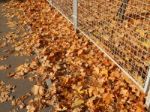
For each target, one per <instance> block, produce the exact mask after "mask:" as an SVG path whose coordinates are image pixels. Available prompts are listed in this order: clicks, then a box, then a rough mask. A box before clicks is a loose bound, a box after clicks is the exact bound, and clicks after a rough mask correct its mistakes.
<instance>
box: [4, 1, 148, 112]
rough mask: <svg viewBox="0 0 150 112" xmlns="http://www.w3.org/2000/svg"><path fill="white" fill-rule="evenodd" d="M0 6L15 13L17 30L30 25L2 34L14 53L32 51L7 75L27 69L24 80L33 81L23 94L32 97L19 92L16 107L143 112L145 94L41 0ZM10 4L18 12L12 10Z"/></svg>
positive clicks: (29, 110)
mask: <svg viewBox="0 0 150 112" xmlns="http://www.w3.org/2000/svg"><path fill="white" fill-rule="evenodd" d="M4 8H5V10H7V11H8V12H9V13H8V14H7V16H8V17H14V16H17V17H18V19H19V21H18V24H21V26H22V28H21V30H24V29H25V28H24V27H25V26H29V28H28V30H29V29H30V30H31V31H29V32H28V33H25V34H24V35H22V37H18V36H17V34H13V33H10V34H9V35H7V38H8V42H10V43H12V44H13V46H14V47H15V50H16V52H18V54H17V55H32V54H36V56H35V58H34V59H33V60H32V61H31V63H28V64H27V63H25V64H23V65H20V66H19V67H17V69H16V72H15V73H13V74H12V75H10V76H11V77H16V78H23V77H24V76H25V75H26V73H32V76H31V77H29V80H31V81H36V84H35V85H34V86H33V87H32V89H31V93H29V94H28V95H25V96H26V97H28V96H30V95H33V96H34V98H32V99H31V100H29V101H28V103H27V104H24V103H22V102H23V101H24V99H25V98H24V97H25V96H24V97H20V98H19V99H18V101H17V102H19V105H20V108H26V109H27V112H37V111H40V110H41V109H42V108H45V107H49V106H52V107H53V110H52V111H54V112H58V111H67V112H86V111H87V112H118V111H119V112H128V111H130V112H145V111H146V107H145V104H144V101H145V95H144V94H143V93H142V92H140V90H139V89H138V88H137V87H136V86H135V85H134V84H132V83H131V81H129V80H126V78H124V77H123V75H122V74H123V73H122V72H121V71H120V70H119V69H118V68H117V67H116V66H115V65H114V64H113V63H112V62H110V61H109V60H108V59H107V58H106V57H105V56H104V54H103V53H101V52H100V51H99V50H98V49H97V48H96V47H95V46H94V45H93V44H92V43H91V42H90V41H89V40H87V39H86V37H85V36H83V35H82V34H80V33H79V34H78V35H77V34H76V33H75V32H74V31H73V26H72V25H71V24H70V23H69V22H67V20H66V19H65V18H64V17H62V16H61V15H60V14H59V13H58V12H57V11H56V10H55V9H54V8H52V7H51V6H49V4H48V3H47V2H46V1H45V0H39V1H35V0H32V1H31V0H26V1H24V2H16V1H15V0H11V1H10V2H8V3H7V4H5V5H4ZM16 8H17V9H18V10H19V11H18V13H14V12H15V11H12V10H16ZM10 9H12V10H11V11H10ZM20 12H23V13H20ZM10 15H14V16H10ZM10 20H11V19H10ZM18 32H20V31H19V30H18ZM18 38H20V39H19V41H18V40H17V39H18ZM47 80H51V85H47V83H46V82H47ZM15 102H16V101H12V104H13V105H15V104H17V103H15Z"/></svg>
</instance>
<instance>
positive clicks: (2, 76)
mask: <svg viewBox="0 0 150 112" xmlns="http://www.w3.org/2000/svg"><path fill="white" fill-rule="evenodd" d="M7 2H9V0H0V38H5V35H6V34H7V33H8V32H15V29H14V30H12V29H10V28H9V27H8V26H7V24H6V23H7V22H8V19H7V18H6V17H5V16H4V15H3V14H2V12H1V9H2V7H1V5H2V4H4V3H7ZM4 41H5V39H3V40H0V42H4ZM13 50H14V48H13V47H12V46H11V45H10V44H6V46H5V47H3V48H0V56H6V57H7V59H6V60H3V61H0V65H10V66H11V67H10V68H9V69H7V70H3V71H0V80H2V81H4V82H5V83H6V84H11V85H14V86H16V88H15V92H14V93H12V95H13V96H14V97H15V98H18V97H20V96H22V95H25V94H26V93H27V92H29V91H30V90H31V87H32V86H33V83H32V82H30V81H29V80H28V79H14V78H10V77H8V74H9V73H11V72H14V71H15V69H16V67H17V66H19V65H21V64H24V63H25V62H26V61H27V60H29V61H30V60H31V59H32V58H33V57H32V56H31V57H29V56H15V55H14V54H13V53H11V54H10V53H8V52H13ZM13 108H17V107H12V106H11V104H10V102H9V101H8V102H5V103H1V104H0V112H9V111H11V110H12V109H13ZM17 112H26V110H25V109H22V110H19V111H17Z"/></svg>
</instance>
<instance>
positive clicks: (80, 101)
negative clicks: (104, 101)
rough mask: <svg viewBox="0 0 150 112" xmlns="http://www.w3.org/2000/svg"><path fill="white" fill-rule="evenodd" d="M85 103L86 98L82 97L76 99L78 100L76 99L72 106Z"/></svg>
mask: <svg viewBox="0 0 150 112" xmlns="http://www.w3.org/2000/svg"><path fill="white" fill-rule="evenodd" d="M83 103H84V100H82V99H76V100H75V101H74V103H73V104H72V108H74V107H77V106H80V105H82V104H83Z"/></svg>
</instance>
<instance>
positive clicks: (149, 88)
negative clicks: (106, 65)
mask: <svg viewBox="0 0 150 112" xmlns="http://www.w3.org/2000/svg"><path fill="white" fill-rule="evenodd" d="M47 1H48V3H49V4H50V5H51V6H52V7H54V8H55V9H56V10H57V11H58V12H59V13H60V14H61V15H63V16H64V17H65V18H66V19H67V20H68V21H69V22H70V23H71V24H73V26H74V30H75V32H77V30H79V31H80V32H81V33H82V34H84V35H85V37H86V38H88V39H89V40H90V41H91V42H92V43H93V44H94V45H95V46H96V47H97V48H98V49H99V50H100V51H102V52H103V53H104V54H105V55H106V56H107V57H108V58H109V59H110V60H111V61H112V62H113V63H114V64H116V65H117V66H118V68H120V69H121V70H122V72H123V73H124V75H125V76H127V77H128V78H129V79H130V80H131V81H132V82H133V83H134V84H135V85H136V86H137V87H138V88H139V89H140V90H141V91H142V92H144V93H145V94H147V97H146V102H145V104H146V106H147V108H148V109H149V110H150V66H149V70H148V75H147V78H146V81H145V83H144V87H143V86H141V85H140V84H139V83H138V82H137V81H136V80H135V79H134V78H133V77H132V76H131V75H130V74H129V73H128V72H127V71H126V70H125V69H123V68H122V67H121V66H120V65H119V64H118V63H117V62H116V61H115V60H114V59H113V58H112V57H111V56H110V55H109V54H108V53H106V52H105V50H104V49H103V48H101V47H100V46H99V45H98V43H97V42H96V41H94V39H92V38H90V37H89V35H87V34H86V33H84V31H82V30H81V29H79V27H78V0H73V11H72V18H73V21H71V20H70V19H68V17H66V15H65V14H63V13H62V12H61V11H60V10H59V9H58V8H57V7H55V6H54V5H53V3H52V0H47Z"/></svg>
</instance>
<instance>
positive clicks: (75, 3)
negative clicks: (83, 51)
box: [73, 0, 78, 31]
mask: <svg viewBox="0 0 150 112" xmlns="http://www.w3.org/2000/svg"><path fill="white" fill-rule="evenodd" d="M73 24H74V29H75V31H76V30H77V27H78V0H73Z"/></svg>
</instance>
